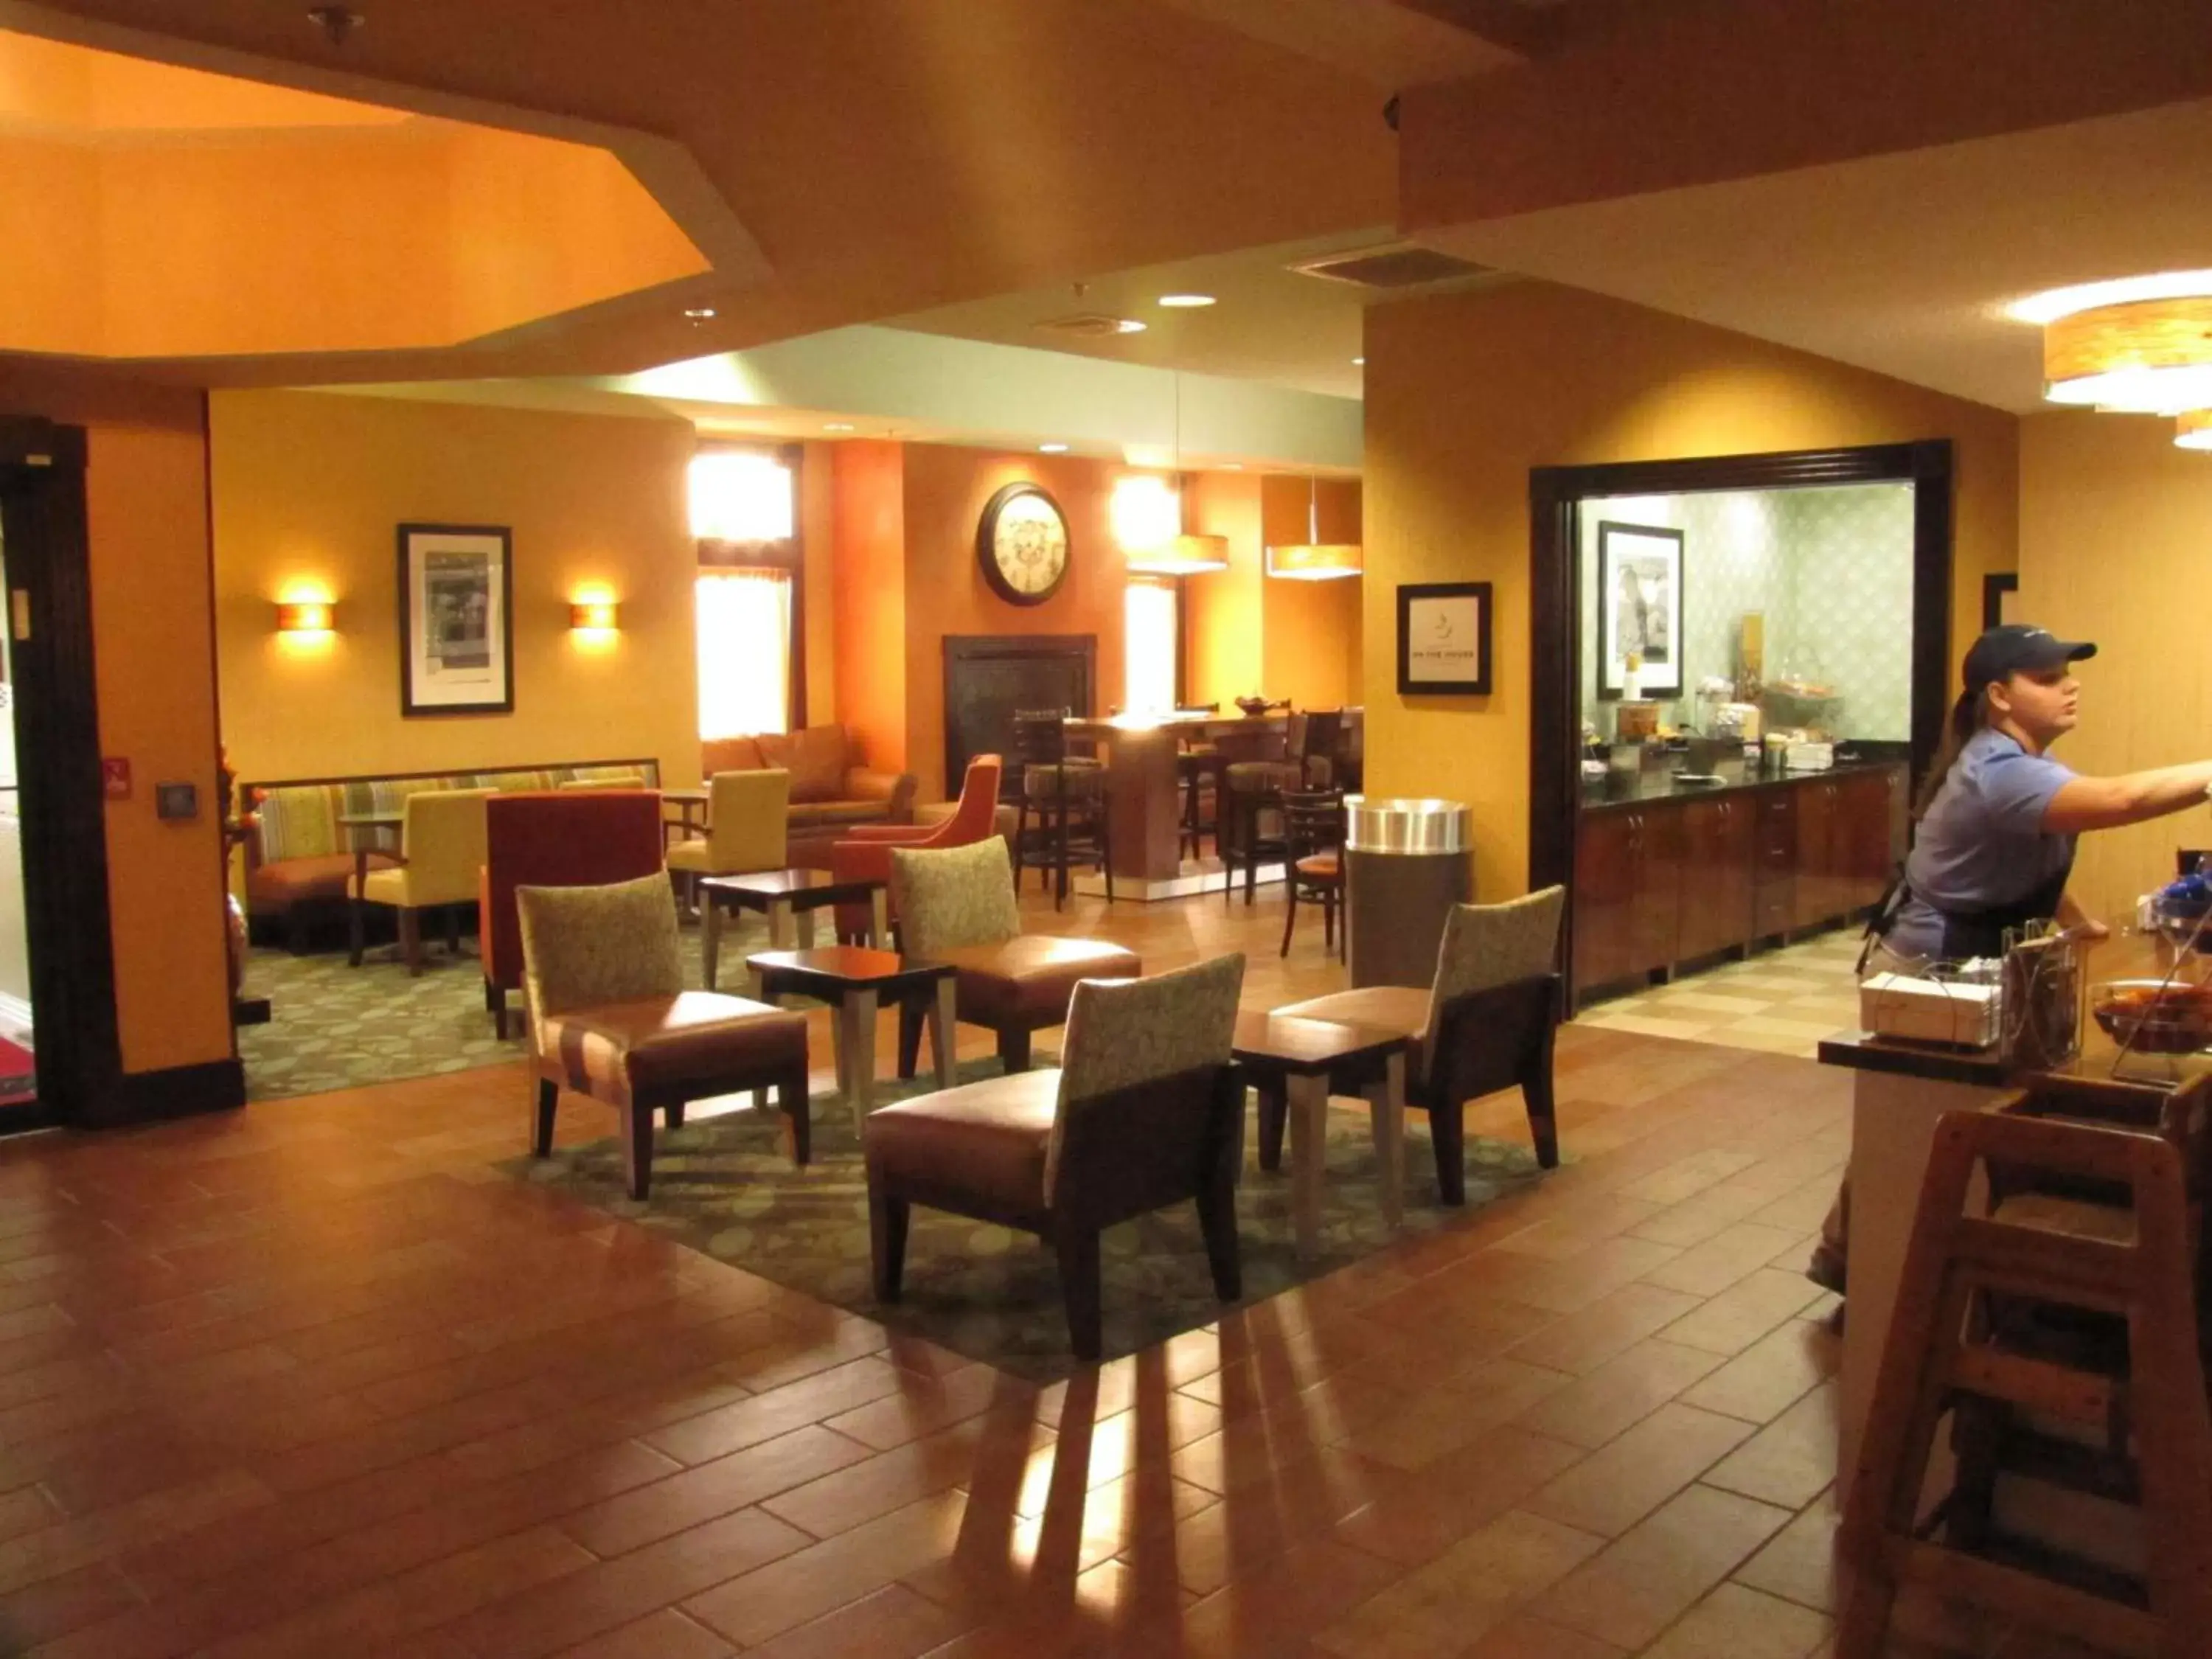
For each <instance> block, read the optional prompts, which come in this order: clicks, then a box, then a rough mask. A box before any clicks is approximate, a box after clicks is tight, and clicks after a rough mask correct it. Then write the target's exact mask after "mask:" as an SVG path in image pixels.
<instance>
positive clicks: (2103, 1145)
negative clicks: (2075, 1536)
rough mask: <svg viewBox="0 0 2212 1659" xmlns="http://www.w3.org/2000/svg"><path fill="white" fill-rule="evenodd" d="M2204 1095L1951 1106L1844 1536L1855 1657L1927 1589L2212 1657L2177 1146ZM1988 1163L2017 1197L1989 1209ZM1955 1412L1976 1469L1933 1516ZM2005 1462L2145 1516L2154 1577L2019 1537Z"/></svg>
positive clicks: (2040, 1622) (2185, 1214)
mask: <svg viewBox="0 0 2212 1659" xmlns="http://www.w3.org/2000/svg"><path fill="white" fill-rule="evenodd" d="M2192 1089H2193V1090H2195V1091H2196V1092H2197V1098H2196V1099H2194V1100H2185V1099H2183V1098H2181V1097H2183V1096H2186V1095H2188V1094H2190V1093H2191V1091H2179V1092H2178V1094H2177V1096H2176V1097H2174V1103H2171V1104H2169V1105H2168V1106H2167V1107H2166V1108H2161V1109H2160V1112H2159V1127H2158V1129H2157V1130H2156V1131H2155V1132H2145V1131H2141V1130H2133V1129H2118V1128H2112V1127H2105V1126H2103V1125H2102V1124H2099V1123H2094V1122H2089V1121H2071V1122H2069V1121H2053V1118H2054V1116H2055V1115H2061V1114H2063V1115H2075V1114H2074V1113H2073V1112H2071V1111H2070V1110H2069V1103H2068V1102H2067V1101H2066V1099H2065V1098H2064V1096H2065V1093H2066V1091H2064V1090H2063V1089H2062V1090H2060V1091H2057V1093H2058V1094H2059V1096H2060V1098H2059V1099H2058V1100H2057V1103H2055V1106H2053V1107H2048V1108H2047V1107H2045V1104H2044V1103H2041V1102H2039V1101H2038V1100H2037V1098H2036V1097H2034V1096H2031V1097H2028V1099H2027V1101H2025V1102H2022V1103H2021V1104H2020V1106H2019V1107H2018V1108H2017V1109H2016V1111H2015V1112H1999V1113H1983V1112H1951V1113H1947V1114H1946V1115H1944V1116H1943V1117H1942V1119H1941V1120H1940V1121H1938V1123H1937V1125H1936V1139H1935V1146H1934V1150H1933V1152H1932V1154H1931V1156H1930V1158H1929V1166H1928V1175H1927V1179H1926V1181H1925V1182H1924V1183H1923V1187H1922V1188H1921V1196H1920V1205H1919V1209H1918V1212H1917V1215H1916V1216H1915V1218H1914V1222H1913V1230H1912V1241H1911V1247H1910V1249H1909V1250H1908V1252H1907V1255H1906V1257H1905V1272H1904V1277H1903V1279H1901V1281H1900V1283H1899V1291H1898V1300H1897V1309H1896V1312H1895V1314H1894V1316H1893V1319H1892V1322H1891V1325H1890V1329H1889V1334H1888V1340H1887V1345H1886V1346H1885V1347H1884V1349H1883V1351H1882V1358H1881V1370H1880V1372H1879V1375H1878V1377H1877V1380H1876V1383H1875V1394H1874V1401H1873V1405H1872V1408H1871V1410H1870V1411H1869V1414H1868V1418H1867V1423H1866V1428H1865V1431H1864V1434H1863V1437H1862V1440H1861V1443H1860V1449H1859V1458H1858V1467H1857V1474H1856V1479H1855V1481H1854V1483H1853V1486H1852V1487H1851V1493H1850V1500H1849V1502H1848V1504H1846V1506H1845V1509H1844V1518H1843V1524H1842V1527H1841V1528H1840V1529H1839V1530H1838V1534H1837V1547H1838V1551H1839V1553H1841V1555H1842V1558H1843V1559H1844V1561H1845V1562H1846V1563H1847V1564H1848V1565H1850V1567H1851V1568H1852V1569H1853V1578H1852V1583H1851V1588H1850V1595H1849V1598H1848V1599H1847V1600H1846V1601H1845V1602H1844V1607H1843V1609H1842V1617H1841V1620H1840V1621H1839V1630H1838V1636H1837V1641H1836V1656H1837V1659H1875V1656H1877V1655H1878V1654H1879V1653H1880V1652H1881V1650H1882V1647H1883V1644H1884V1640H1885V1638H1886V1635H1887V1629H1888V1625H1889V1616H1890V1610H1891V1607H1892V1605H1893V1601H1894V1600H1895V1597H1896V1594H1897V1589H1898V1587H1899V1583H1903V1582H1906V1581H1910V1582H1913V1583H1925V1584H1930V1585H1934V1586H1936V1587H1939V1588H1940V1589H1942V1591H1943V1592H1944V1593H1945V1594H1947V1595H1953V1596H1955V1597H1957V1598H1959V1599H1960V1600H1963V1601H1969V1602H1972V1603H1974V1604H1977V1605H1979V1606H1983V1607H1990V1608H1992V1609H1994V1610H1996V1611H1999V1612H2002V1613H2013V1614H2016V1615H2019V1616H2021V1617H2023V1618H2026V1619H2029V1620H2033V1622H2034V1623H2035V1624H2036V1625H2037V1626H2040V1627H2044V1628H2049V1629H2053V1630H2057V1631H2058V1632H2061V1633H2063V1634H2066V1635H2069V1636H2072V1637H2074V1638H2077V1639H2078V1640H2081V1641H2084V1642H2087V1643H2089V1644H2093V1645H2095V1646H2098V1647H2100V1648H2104V1649H2106V1650H2112V1651H2115V1652H2131V1653H2146V1654H2154V1655H2157V1656H2160V1659H2183V1656H2184V1655H2194V1654H2199V1653H2201V1652H2202V1651H2203V1634H2204V1632H2206V1631H2208V1630H2212V1409H2208V1407H2207V1402H2206V1397H2205V1382H2204V1365H2203V1356H2202V1353H2201V1351H2200V1347H2199V1338H2198V1328H2197V1296H2196V1287H2195V1285H2194V1284H2193V1283H2192V1278H2193V1275H2192V1273H2191V1267H2192V1260H2193V1257H2194V1255H2195V1241H2194V1240H2193V1239H2192V1238H2191V1225H2190V1218H2189V1201H2188V1195H2187V1193H2186V1187H2185V1178H2184V1170H2185V1154H2184V1152H2183V1151H2181V1150H2180V1149H2179V1147H2178V1146H2177V1144H2176V1141H2177V1139H2178V1138H2179V1139H2181V1140H2183V1141H2184V1142H2186V1140H2187V1139H2188V1128H2187V1124H2186V1122H2185V1121H2183V1119H2182V1116H2181V1115H2182V1114H2188V1115H2193V1116H2197V1117H2200V1118H2201V1111H2202V1106H2203V1096H2202V1090H2201V1085H2192ZM2093 1104H2094V1103H2093ZM2018 1112H2025V1113H2028V1114H2036V1115H2016V1114H2017V1113H2018ZM1978 1166H1984V1167H1986V1169H1987V1170H1988V1172H1989V1176H1990V1192H1991V1196H1992V1198H1993V1199H1994V1200H1995V1203H1994V1205H1993V1206H1992V1208H1991V1212H1990V1213H1989V1214H1988V1215H1986V1216H1976V1215H1972V1214H1970V1213H1968V1212H1967V1203H1968V1194H1969V1190H1970V1187H1971V1184H1972V1176H1973V1174H1974V1171H1975V1170H1976V1168H1977V1167H1978ZM1946 1413H1954V1443H1955V1444H1956V1446H1957V1449H1958V1452H1959V1465H1958V1474H1957V1478H1956V1480H1954V1484H1953V1486H1952V1489H1951V1492H1950V1493H1949V1495H1948V1497H1946V1498H1944V1499H1943V1501H1942V1504H1941V1506H1940V1507H1939V1509H1938V1510H1936V1516H1935V1517H1934V1519H1932V1520H1930V1521H1929V1522H1926V1523H1924V1524H1923V1521H1922V1516H1921V1507H1922V1505H1921V1498H1922V1493H1923V1488H1924V1486H1925V1485H1926V1482H1927V1471H1928V1463H1929V1454H1930V1451H1931V1450H1932V1449H1933V1447H1934V1444H1935V1441H1936V1431H1937V1429H1938V1427H1939V1424H1940V1419H1942V1417H1943V1416H1944V1415H1945V1414H1946ZM2038 1419H2039V1420H2040V1423H2041V1424H2045V1425H2048V1424H2059V1425H2064V1426H2063V1429H2060V1430H2057V1431H2053V1430H2051V1429H2048V1428H2045V1427H2041V1426H2039V1425H2038ZM2000 1474H2005V1475H2010V1476H2013V1477H2015V1478H2016V1479H2022V1480H2033V1481H2039V1482H2042V1483H2044V1484H2046V1485H2053V1486H2062V1487H2068V1488H2071V1489H2073V1490H2075V1491H2077V1492H2087V1493H2090V1494H2093V1495H2094V1496H2096V1497H2099V1498H2104V1499H2106V1500H2107V1501H2110V1502H2114V1503H2118V1504H2129V1505H2130V1506H2132V1507H2135V1508H2136V1509H2137V1510H2139V1511H2140V1512H2141V1515H2142V1534H2143V1545H2144V1554H2145V1565H2146V1569H2147V1571H2145V1573H2144V1575H2143V1577H2142V1580H2141V1581H2140V1582H2137V1581H2136V1580H2135V1579H2133V1578H2132V1577H2130V1576H2128V1575H2125V1574H2123V1573H2121V1572H2119V1571H2116V1570H2114V1569H2113V1568H2112V1567H2111V1566H2109V1565H2106V1564H2105V1563H2101V1562H2099V1563H2082V1562H2076V1561H2073V1560H2070V1559H2069V1558H2067V1557H2066V1556H2064V1555H2063V1554H2061V1553H2059V1552H2057V1550H2055V1549H2053V1548H2051V1547H2047V1546H2045V1545H2043V1544H2041V1543H2039V1542H2037V1543H2030V1542H2026V1541H2016V1540H2015V1539H2013V1538H2010V1537H2008V1536H2007V1535H2006V1534H2003V1533H2002V1531H2001V1530H2000V1529H1999V1528H1998V1527H1997V1526H1996V1522H1995V1521H1994V1519H1993V1517H1992V1513H1991V1510H1992V1507H1993V1498H1994V1493H1995V1490H1996V1481H1997V1478H1998V1476H1999V1475H2000ZM1938 1522H1940V1523H1941V1524H1942V1527H1943V1528H1944V1538H1943V1541H1942V1542H1940V1543H1939V1542H1936V1541H1934V1539H1933V1537H1932V1536H1931V1533H1932V1529H1933V1528H1934V1526H1935V1525H1936V1524H1937V1523H1938Z"/></svg>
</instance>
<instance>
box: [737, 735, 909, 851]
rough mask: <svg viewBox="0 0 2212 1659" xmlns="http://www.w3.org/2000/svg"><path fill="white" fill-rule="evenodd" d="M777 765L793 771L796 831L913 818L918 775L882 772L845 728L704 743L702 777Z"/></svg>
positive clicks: (792, 812)
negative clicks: (864, 760) (867, 760)
mask: <svg viewBox="0 0 2212 1659" xmlns="http://www.w3.org/2000/svg"><path fill="white" fill-rule="evenodd" d="M773 767H781V768H782V769H784V770H785V771H787V772H788V773H790V774H791V805H790V807H789V809H788V811H789V819H790V827H791V828H792V829H793V830H794V831H799V830H806V829H836V828H837V827H839V826H841V825H843V824H848V823H908V822H910V821H911V820H912V818H913V817H914V790H915V778H914V774H913V773H911V772H878V771H876V770H874V769H872V768H870V767H868V766H866V765H865V764H863V763H862V761H861V756H860V744H858V743H856V742H855V741H854V738H853V736H852V734H851V733H850V732H848V731H846V729H845V728H844V727H843V726H806V727H804V728H802V729H801V730H799V731H797V732H762V733H761V734H760V735H759V736H757V737H751V738H714V739H713V740H711V741H709V742H707V743H703V744H701V745H700V747H699V775H700V776H702V777H705V778H711V777H713V776H714V775H715V774H716V773H717V772H758V771H763V770H766V769H769V768H773Z"/></svg>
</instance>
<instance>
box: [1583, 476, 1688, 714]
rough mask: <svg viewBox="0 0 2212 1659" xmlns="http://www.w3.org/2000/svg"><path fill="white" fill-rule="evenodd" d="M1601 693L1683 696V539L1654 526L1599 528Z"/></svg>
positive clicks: (1676, 532)
mask: <svg viewBox="0 0 2212 1659" xmlns="http://www.w3.org/2000/svg"><path fill="white" fill-rule="evenodd" d="M1597 615H1598V645H1597V694H1598V696H1600V697H1601V698H1613V697H1619V696H1622V695H1624V692H1625V690H1626V685H1627V684H1628V679H1629V677H1630V673H1631V669H1630V666H1629V659H1630V658H1631V656H1633V657H1634V658H1635V659H1636V665H1635V668H1634V670H1633V673H1634V678H1635V681H1636V691H1635V696H1638V697H1649V698H1657V699H1662V700H1664V699H1668V698H1673V697H1679V696H1681V695H1682V532H1680V531H1679V530H1665V529H1661V528H1659V527H1658V526H1653V525H1639V524H1613V523H1610V522H1607V521H1605V520H1601V521H1600V522H1599V524H1598V527H1597Z"/></svg>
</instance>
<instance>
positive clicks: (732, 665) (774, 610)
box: [698, 570, 791, 740]
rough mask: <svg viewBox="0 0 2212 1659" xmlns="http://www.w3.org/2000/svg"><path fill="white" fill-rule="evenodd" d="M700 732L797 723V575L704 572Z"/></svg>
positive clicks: (731, 733) (730, 732)
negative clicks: (794, 665) (794, 609)
mask: <svg viewBox="0 0 2212 1659" xmlns="http://www.w3.org/2000/svg"><path fill="white" fill-rule="evenodd" d="M698 609H699V735H700V737H701V738H706V739H709V740H711V739H713V738H735V737H745V736H750V735H751V734H752V733H754V732H783V731H787V730H789V729H790V725H791V707H790V696H791V575H790V573H789V572H787V571H782V570H702V571H701V572H700V573H699V606H698Z"/></svg>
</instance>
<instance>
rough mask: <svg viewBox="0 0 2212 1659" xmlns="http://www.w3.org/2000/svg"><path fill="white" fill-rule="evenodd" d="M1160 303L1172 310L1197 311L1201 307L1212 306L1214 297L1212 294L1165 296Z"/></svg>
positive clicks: (1161, 297) (1162, 296)
mask: <svg viewBox="0 0 2212 1659" xmlns="http://www.w3.org/2000/svg"><path fill="white" fill-rule="evenodd" d="M1160 303H1161V304H1162V305H1164V306H1166V307H1170V309H1172V310H1176V311H1195V310H1197V309H1198V308H1199V307H1200V306H1210V305H1212V303H1213V296H1212V295H1211V294H1163V295H1160Z"/></svg>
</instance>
